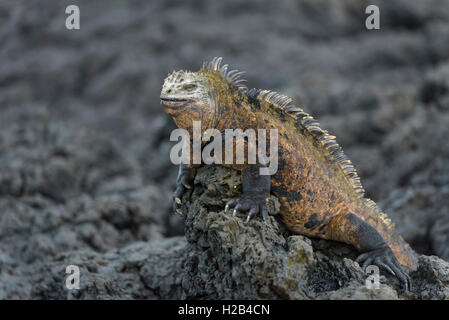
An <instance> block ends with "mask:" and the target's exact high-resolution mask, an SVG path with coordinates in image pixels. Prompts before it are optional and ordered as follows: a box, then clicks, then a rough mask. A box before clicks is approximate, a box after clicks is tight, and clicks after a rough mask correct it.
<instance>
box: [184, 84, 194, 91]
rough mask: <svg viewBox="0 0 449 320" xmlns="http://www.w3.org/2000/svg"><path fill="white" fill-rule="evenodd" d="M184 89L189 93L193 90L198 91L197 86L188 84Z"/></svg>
mask: <svg viewBox="0 0 449 320" xmlns="http://www.w3.org/2000/svg"><path fill="white" fill-rule="evenodd" d="M182 88H183V89H184V90H187V91H192V90H194V89H196V84H192V83H190V84H186V85H184V86H183V87H182Z"/></svg>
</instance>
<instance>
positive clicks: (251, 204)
mask: <svg viewBox="0 0 449 320" xmlns="http://www.w3.org/2000/svg"><path fill="white" fill-rule="evenodd" d="M229 208H234V211H233V213H232V215H233V216H234V217H235V216H236V215H237V213H239V212H241V211H248V210H249V212H248V215H247V217H246V222H248V221H249V220H251V218H253V217H254V216H255V215H256V214H257V213H260V214H261V215H262V219H263V220H264V221H265V222H268V209H267V205H266V200H265V198H264V197H257V196H245V195H243V196H242V197H240V198H234V199H231V200H229V201H228V202H227V203H226V207H225V211H226V212H227V211H228V210H229Z"/></svg>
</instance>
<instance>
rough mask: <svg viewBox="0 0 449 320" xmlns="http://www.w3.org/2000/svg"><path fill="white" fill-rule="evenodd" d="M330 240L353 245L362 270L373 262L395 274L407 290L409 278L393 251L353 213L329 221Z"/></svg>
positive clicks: (373, 230) (372, 229)
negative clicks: (357, 253) (357, 252)
mask: <svg viewBox="0 0 449 320" xmlns="http://www.w3.org/2000/svg"><path fill="white" fill-rule="evenodd" d="M329 227H330V230H331V232H332V237H331V238H332V240H337V241H341V242H345V243H348V244H351V245H353V246H354V247H356V249H357V250H358V251H360V252H362V254H361V255H360V256H359V257H358V258H357V259H356V262H358V263H360V264H361V267H362V269H363V270H365V269H366V268H367V267H368V266H369V265H371V264H373V265H376V266H378V267H379V268H381V269H383V270H385V271H387V272H389V273H391V274H392V275H393V276H396V277H397V278H398V279H399V280H400V281H401V282H402V283H404V286H405V290H408V289H409V287H410V284H411V279H410V277H409V275H408V274H407V273H405V271H404V270H403V269H402V266H401V264H400V263H399V261H398V260H397V259H396V257H395V255H394V253H393V251H392V250H391V248H390V247H389V246H388V244H387V243H386V241H385V240H384V238H383V237H382V236H381V235H380V233H379V232H378V231H377V230H376V229H375V228H374V227H372V226H371V225H370V224H369V223H367V222H365V221H363V220H362V219H360V218H359V217H357V216H356V215H355V214H348V215H345V216H341V217H338V218H335V219H333V220H332V221H331V223H330V225H329Z"/></svg>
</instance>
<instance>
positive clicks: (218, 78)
mask: <svg viewBox="0 0 449 320" xmlns="http://www.w3.org/2000/svg"><path fill="white" fill-rule="evenodd" d="M221 60H222V58H214V59H213V60H212V61H211V62H208V63H204V64H203V67H202V68H201V70H200V71H198V72H190V71H183V70H180V71H173V72H172V73H171V74H169V75H168V76H167V78H166V79H165V80H164V84H163V86H162V91H161V96H160V99H161V104H162V106H163V107H164V109H165V111H166V112H167V113H168V114H169V115H171V116H172V117H173V119H174V121H175V123H176V124H177V126H178V127H180V128H183V129H187V130H189V129H191V127H192V124H193V121H201V122H202V125H204V126H213V124H214V123H215V122H216V120H217V117H218V116H219V113H220V112H219V110H218V109H219V108H220V107H221V105H222V103H220V97H222V98H223V97H227V98H228V97H230V96H232V95H233V94H236V92H237V91H238V90H241V89H242V88H246V87H244V86H243V85H241V83H242V82H243V81H245V80H243V79H240V75H241V74H242V73H243V72H238V71H237V70H230V71H228V65H227V64H226V65H223V66H222V65H221ZM221 100H222V99H221ZM189 131H190V130H189Z"/></svg>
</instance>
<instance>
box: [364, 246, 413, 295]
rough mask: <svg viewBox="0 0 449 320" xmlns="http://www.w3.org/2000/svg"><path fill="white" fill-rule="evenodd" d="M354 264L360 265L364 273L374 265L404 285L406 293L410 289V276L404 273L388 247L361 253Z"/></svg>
mask: <svg viewBox="0 0 449 320" xmlns="http://www.w3.org/2000/svg"><path fill="white" fill-rule="evenodd" d="M356 262H358V263H362V265H361V267H362V269H363V270H364V271H365V270H366V268H367V267H368V266H369V265H376V266H378V267H379V268H381V269H383V270H385V271H387V272H389V273H390V274H392V275H393V276H396V277H397V278H398V279H399V280H400V281H401V282H402V283H403V284H404V287H405V290H406V291H408V290H409V289H410V288H411V279H410V276H409V275H408V274H407V273H405V271H404V270H403V268H402V266H401V264H400V263H399V261H398V260H397V259H396V257H395V256H394V253H393V251H392V250H391V249H390V248H389V247H386V248H380V249H376V250H372V251H369V252H365V253H362V254H361V255H360V256H358V258H357V259H356Z"/></svg>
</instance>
